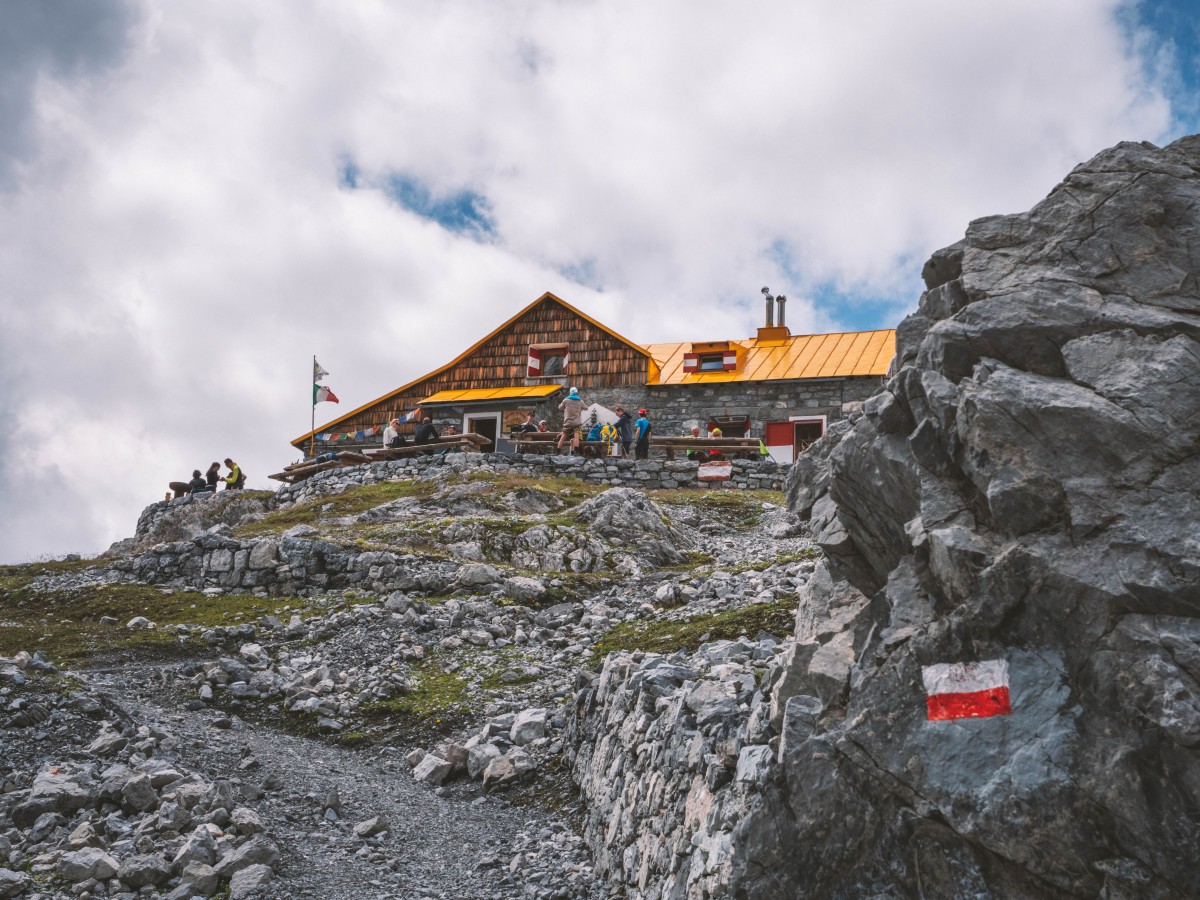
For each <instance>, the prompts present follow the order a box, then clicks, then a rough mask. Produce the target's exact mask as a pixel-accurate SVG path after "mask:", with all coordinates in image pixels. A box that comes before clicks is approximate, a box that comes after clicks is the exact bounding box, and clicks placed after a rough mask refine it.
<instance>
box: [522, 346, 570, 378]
mask: <svg viewBox="0 0 1200 900" xmlns="http://www.w3.org/2000/svg"><path fill="white" fill-rule="evenodd" d="M570 359H571V357H570V351H569V350H568V348H567V345H566V344H530V346H529V367H528V370H527V372H526V374H527V375H528V377H530V378H561V377H562V376H564V375H566V374H567V366H568V365H569V364H570Z"/></svg>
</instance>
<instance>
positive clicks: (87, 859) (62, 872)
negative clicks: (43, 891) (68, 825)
mask: <svg viewBox="0 0 1200 900" xmlns="http://www.w3.org/2000/svg"><path fill="white" fill-rule="evenodd" d="M119 868H120V864H119V863H118V862H117V861H116V860H115V859H113V858H112V857H111V856H109V855H108V854H107V853H106V852H104V851H103V850H101V849H100V848H98V847H84V848H83V849H82V850H72V851H70V852H68V853H64V854H63V855H62V856H61V857H59V860H58V876H59V877H60V878H61V879H62V880H63V881H68V882H71V883H76V882H80V881H86V880H87V879H89V878H96V879H98V880H104V879H106V878H112V877H113V876H114V875H116V874H117V870H118V869H119Z"/></svg>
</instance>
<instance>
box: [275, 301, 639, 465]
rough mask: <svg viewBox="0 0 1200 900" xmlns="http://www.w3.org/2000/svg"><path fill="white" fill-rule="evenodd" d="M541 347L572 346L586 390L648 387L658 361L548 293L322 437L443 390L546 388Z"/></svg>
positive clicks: (572, 374)
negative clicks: (535, 356)
mask: <svg viewBox="0 0 1200 900" xmlns="http://www.w3.org/2000/svg"><path fill="white" fill-rule="evenodd" d="M537 344H564V345H566V347H567V348H568V349H569V353H570V363H569V366H568V368H567V371H566V373H565V378H566V380H568V381H569V382H570V383H571V384H577V385H579V386H580V387H584V388H586V387H601V386H604V387H608V386H618V385H643V384H645V383H646V380H647V372H648V369H649V367H650V365H651V364H652V362H653V360H652V359H651V357H650V354H649V353H648V352H647V350H646V348H644V347H642V346H640V345H638V344H635V343H633V342H632V341H630V340H628V339H627V338H625V337H623V336H621V335H620V334H618V333H617V332H615V331H613V330H612V329H611V328H609V327H608V326H606V325H604V324H602V323H601V322H598V321H597V320H596V319H593V318H592V317H591V316H589V315H588V314H587V313H585V312H583V311H581V310H579V309H576V308H575V307H574V306H572V305H571V304H569V303H567V302H566V301H565V300H562V299H561V298H559V297H556V296H555V295H554V294H551V293H549V292H547V293H545V294H543V295H542V296H541V297H539V298H538V299H537V300H535V301H534V302H533V303H531V304H529V305H528V306H526V307H525V308H524V309H522V310H520V311H519V312H518V313H517V314H516V315H514V316H512V317H511V318H509V319H508V320H507V321H505V322H504V323H503V324H501V325H499V326H498V327H497V328H495V329H493V330H492V331H491V332H489V333H488V334H487V335H485V336H484V337H483V338H481V339H480V340H478V341H476V342H475V343H474V344H472V345H471V346H470V347H468V348H467V349H466V350H464V351H463V352H462V353H460V354H459V355H458V356H456V357H455V358H454V359H452V360H451V361H450V362H448V363H446V364H445V365H444V366H441V367H440V368H437V369H434V370H433V371H432V372H430V373H428V374H426V375H423V376H421V377H420V378H418V379H416V380H414V381H410V382H409V383H408V384H405V385H403V386H402V387H399V388H396V390H394V391H390V392H388V393H387V394H384V395H383V396H382V397H378V398H376V399H374V400H372V401H370V402H369V403H365V404H363V405H362V406H360V407H358V408H357V409H354V410H351V411H350V412H348V413H346V414H345V415H343V416H341V417H339V418H337V419H334V420H333V421H331V422H328V423H326V424H324V425H322V426H320V427H319V428H317V429H316V433H318V434H319V433H322V432H327V431H354V430H357V429H360V428H367V427H370V426H371V425H379V424H383V423H384V422H386V421H387V420H388V419H390V418H392V417H393V416H394V415H397V414H398V413H400V412H403V411H405V410H409V409H412V408H413V407H414V406H417V405H418V404H419V403H420V402H421V400H423V399H424V398H426V397H428V396H430V395H432V394H435V393H437V392H438V391H446V390H472V389H485V388H499V387H506V386H511V385H523V384H526V383H540V382H539V381H538V380H537V379H530V377H529V375H530V371H529V365H530V363H529V359H530V356H531V354H530V348H531V347H533V346H534V345H537ZM311 437H312V432H310V433H307V434H304V435H301V436H300V437H298V438H296V439H295V440H293V441H292V444H293V445H294V446H297V447H301V446H304V445H306V444H307V442H308V441H309V439H310V438H311Z"/></svg>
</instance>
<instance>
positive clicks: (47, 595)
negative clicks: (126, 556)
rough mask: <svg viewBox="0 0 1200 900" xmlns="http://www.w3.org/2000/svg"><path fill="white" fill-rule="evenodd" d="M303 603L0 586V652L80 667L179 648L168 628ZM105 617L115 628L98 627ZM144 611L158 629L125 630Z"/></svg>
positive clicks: (141, 590)
mask: <svg viewBox="0 0 1200 900" xmlns="http://www.w3.org/2000/svg"><path fill="white" fill-rule="evenodd" d="M303 603H304V601H298V600H295V599H289V598H277V597H255V596H253V595H249V594H201V593H197V592H193V591H171V592H163V591H162V590H160V589H159V588H156V587H150V586H148V585H137V584H105V585H90V586H87V587H83V588H76V589H72V590H61V591H35V590H32V589H30V588H27V587H25V588H19V589H17V590H3V591H0V656H11V655H12V654H14V653H17V652H19V651H21V650H27V651H29V652H30V653H34V652H36V651H38V650H41V651H42V652H43V653H45V654H46V656H47V657H48V658H49V659H50V660H52V661H53V662H55V663H56V664H86V663H89V662H91V663H95V662H100V661H102V660H106V659H111V658H113V657H114V656H119V655H130V654H132V655H140V656H154V657H161V656H172V655H178V654H181V653H182V650H181V649H179V648H178V643H179V641H178V638H177V637H176V635H175V634H174V633H173V632H171V631H168V630H167V629H166V628H165V627H164V626H168V625H200V626H206V627H211V626H215V625H240V624H242V623H245V622H253V621H255V620H257V619H258V618H259V617H260V616H263V615H267V614H276V615H278V614H281V613H283V612H284V607H285V606H291V607H292V608H293V609H294V608H297V606H298V605H302V604H303ZM102 616H112V617H113V618H115V619H116V620H117V622H116V624H115V625H103V624H101V622H100V619H101V617H102ZM134 616H145V617H146V618H147V619H149V620H150V621H152V622H154V623H155V624H156V625H157V626H158V627H157V628H153V629H139V630H133V629H129V628H126V627H125V623H127V622H128V621H129V620H130V619H132V618H133V617H134Z"/></svg>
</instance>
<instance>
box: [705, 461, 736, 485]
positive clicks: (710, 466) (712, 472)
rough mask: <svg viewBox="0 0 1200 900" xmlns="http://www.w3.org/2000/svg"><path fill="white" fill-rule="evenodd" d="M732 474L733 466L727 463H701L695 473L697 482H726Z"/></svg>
mask: <svg viewBox="0 0 1200 900" xmlns="http://www.w3.org/2000/svg"><path fill="white" fill-rule="evenodd" d="M732 474H733V466H732V465H731V464H730V463H727V462H709V463H701V464H700V470H699V471H698V472H697V473H696V479H697V480H698V481H728V480H729V477H730V476H731V475H732Z"/></svg>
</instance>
